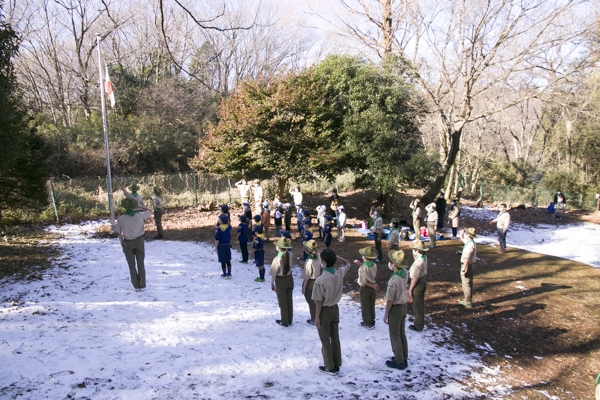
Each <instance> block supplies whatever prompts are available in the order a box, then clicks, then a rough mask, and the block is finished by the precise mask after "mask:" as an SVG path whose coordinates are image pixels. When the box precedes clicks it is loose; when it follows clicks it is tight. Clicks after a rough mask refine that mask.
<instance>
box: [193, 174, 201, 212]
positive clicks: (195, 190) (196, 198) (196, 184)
mask: <svg viewBox="0 0 600 400" xmlns="http://www.w3.org/2000/svg"><path fill="white" fill-rule="evenodd" d="M198 179H200V178H199V176H198V172H196V173H195V174H194V206H198Z"/></svg>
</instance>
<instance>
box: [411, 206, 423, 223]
mask: <svg viewBox="0 0 600 400" xmlns="http://www.w3.org/2000/svg"><path fill="white" fill-rule="evenodd" d="M412 217H413V225H414V224H415V222H417V221H420V220H421V207H416V208H415V209H414V210H413V213H412Z"/></svg>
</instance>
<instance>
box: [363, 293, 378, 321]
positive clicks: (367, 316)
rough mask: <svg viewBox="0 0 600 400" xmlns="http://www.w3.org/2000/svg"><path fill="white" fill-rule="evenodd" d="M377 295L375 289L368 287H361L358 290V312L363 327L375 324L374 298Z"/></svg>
mask: <svg viewBox="0 0 600 400" xmlns="http://www.w3.org/2000/svg"><path fill="white" fill-rule="evenodd" d="M376 295H377V293H376V292H375V289H373V288H372V287H368V286H361V287H360V289H359V296H360V310H361V312H362V319H363V324H364V325H371V324H373V323H375V298H376Z"/></svg>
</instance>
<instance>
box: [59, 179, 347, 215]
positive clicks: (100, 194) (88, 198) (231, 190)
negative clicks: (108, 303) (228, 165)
mask: <svg viewBox="0 0 600 400" xmlns="http://www.w3.org/2000/svg"><path fill="white" fill-rule="evenodd" d="M119 182H120V183H121V184H122V185H123V186H124V187H126V188H129V187H130V186H131V185H132V184H133V183H136V184H138V185H139V186H140V190H139V191H138V193H139V194H140V195H141V196H142V197H143V198H144V199H147V201H146V204H147V205H148V203H149V201H148V200H150V199H151V198H152V197H154V187H155V186H159V187H161V188H163V189H164V195H163V200H164V206H165V207H166V208H174V207H192V206H198V205H203V206H205V207H207V208H208V207H209V206H210V205H211V204H212V205H215V204H222V203H229V204H233V203H235V202H239V201H240V199H239V192H238V190H237V188H236V187H235V186H232V185H233V183H232V182H231V180H230V179H228V178H224V177H220V176H216V175H211V174H199V173H195V172H189V173H178V174H152V175H128V176H120V177H118V179H117V178H113V181H112V188H113V192H114V194H113V202H114V204H115V208H116V209H118V205H119V204H120V202H121V200H122V199H123V198H124V197H125V196H124V194H123V191H122V190H120V187H119ZM291 185H293V184H292V183H288V187H287V188H286V190H288V189H289V186H291ZM353 185H354V176H353V175H352V174H351V173H346V174H343V175H340V176H339V177H338V178H337V179H336V182H335V183H331V182H327V181H324V180H323V181H315V182H311V183H306V184H301V185H300V190H301V191H302V192H304V193H319V192H325V191H329V190H331V189H333V188H337V189H338V190H340V191H343V190H350V189H352V188H353ZM261 186H262V187H263V191H264V195H265V199H273V198H274V197H275V192H276V191H277V182H276V181H274V180H264V181H261ZM48 195H49V199H50V205H51V207H52V212H53V213H54V216H55V218H56V221H57V222H59V223H60V221H61V219H62V218H63V217H65V216H71V217H74V216H78V217H94V216H100V215H107V214H108V213H109V212H110V210H109V206H108V178H107V177H101V176H97V177H82V178H73V179H52V180H50V181H48Z"/></svg>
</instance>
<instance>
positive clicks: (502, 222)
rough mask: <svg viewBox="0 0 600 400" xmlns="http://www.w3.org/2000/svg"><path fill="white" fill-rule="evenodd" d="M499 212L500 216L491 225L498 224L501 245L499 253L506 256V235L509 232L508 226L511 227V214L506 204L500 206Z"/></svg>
mask: <svg viewBox="0 0 600 400" xmlns="http://www.w3.org/2000/svg"><path fill="white" fill-rule="evenodd" d="M498 210H499V211H500V212H499V213H498V216H497V217H496V218H495V219H493V220H491V221H490V225H491V224H496V229H497V233H498V244H499V245H500V250H498V253H500V254H504V253H506V233H507V232H508V226H509V225H510V214H509V213H508V211H509V210H510V208H509V209H507V208H506V204H500V207H499V208H498Z"/></svg>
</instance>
